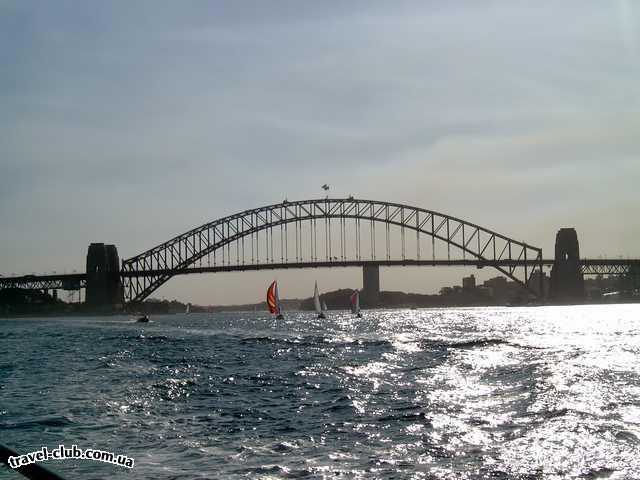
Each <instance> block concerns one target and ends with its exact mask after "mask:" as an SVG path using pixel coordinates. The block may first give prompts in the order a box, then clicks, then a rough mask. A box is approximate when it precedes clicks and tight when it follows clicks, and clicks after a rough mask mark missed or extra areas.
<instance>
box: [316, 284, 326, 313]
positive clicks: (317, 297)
mask: <svg viewBox="0 0 640 480" xmlns="http://www.w3.org/2000/svg"><path fill="white" fill-rule="evenodd" d="M313 306H314V307H315V309H316V313H317V314H318V318H327V317H326V316H325V314H324V313H323V311H322V307H321V306H320V294H319V293H318V282H316V288H315V289H314V291H313Z"/></svg>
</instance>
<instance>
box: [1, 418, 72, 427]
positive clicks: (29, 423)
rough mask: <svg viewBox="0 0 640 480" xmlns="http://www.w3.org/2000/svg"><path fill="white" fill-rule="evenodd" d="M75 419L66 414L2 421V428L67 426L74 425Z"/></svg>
mask: <svg viewBox="0 0 640 480" xmlns="http://www.w3.org/2000/svg"><path fill="white" fill-rule="evenodd" d="M73 423H74V422H73V421H71V419H69V418H67V417H65V416H54V417H43V418H34V419H32V420H26V421H24V422H7V423H0V430H12V429H17V430H20V429H24V428H32V427H67V426H69V425H73Z"/></svg>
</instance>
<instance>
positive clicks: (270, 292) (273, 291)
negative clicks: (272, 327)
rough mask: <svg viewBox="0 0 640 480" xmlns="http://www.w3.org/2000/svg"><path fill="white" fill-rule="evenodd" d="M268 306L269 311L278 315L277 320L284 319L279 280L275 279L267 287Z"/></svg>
mask: <svg viewBox="0 0 640 480" xmlns="http://www.w3.org/2000/svg"><path fill="white" fill-rule="evenodd" d="M267 307H268V308H269V312H270V313H273V314H274V315H275V316H276V319H277V320H282V319H284V315H282V308H281V307H280V297H279V296H278V282H276V281H275V280H274V281H273V283H272V284H271V285H269V288H268V289H267Z"/></svg>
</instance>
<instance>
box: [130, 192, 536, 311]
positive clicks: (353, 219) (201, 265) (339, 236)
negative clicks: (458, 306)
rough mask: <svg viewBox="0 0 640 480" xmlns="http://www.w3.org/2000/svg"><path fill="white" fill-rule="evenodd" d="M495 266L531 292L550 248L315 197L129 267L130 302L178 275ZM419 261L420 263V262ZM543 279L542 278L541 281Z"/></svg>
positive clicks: (394, 208)
mask: <svg viewBox="0 0 640 480" xmlns="http://www.w3.org/2000/svg"><path fill="white" fill-rule="evenodd" d="M412 262H413V263H414V264H422V265H424V264H433V265H435V264H440V265H455V264H456V262H459V263H460V264H473V265H478V266H492V267H494V268H496V269H497V270H499V271H500V272H502V273H503V274H504V275H506V276H507V277H509V278H510V279H512V280H514V281H516V282H518V283H519V284H521V285H522V286H523V287H525V288H528V289H530V290H532V291H533V292H535V291H537V288H538V286H537V285H536V286H534V285H533V283H532V281H533V278H534V273H535V272H536V271H539V272H542V265H543V263H542V262H543V260H542V250H541V249H540V248H537V247H533V246H531V245H527V244H526V243H524V242H521V241H517V240H514V239H512V238H509V237H507V236H505V235H502V234H500V233H497V232H494V231H492V230H489V229H487V228H484V227H481V226H479V225H475V224H473V223H470V222H467V221H464V220H461V219H458V218H455V217H452V216H449V215H445V214H442V213H438V212H434V211H431V210H426V209H422V208H417V207H412V206H409V205H402V204H397V203H389V202H381V201H375V200H362V199H354V198H351V197H350V198H346V199H328V198H327V199H315V200H303V201H295V202H288V201H284V202H282V203H279V204H275V205H268V206H265V207H260V208H256V209H251V210H245V211H243V212H240V213H237V214H234V215H229V216H227V217H223V218H220V219H218V220H215V221H213V222H210V223H206V224H204V225H201V226H199V227H197V228H194V229H192V230H189V231H188V232H185V233H183V234H181V235H178V236H176V237H174V238H172V239H171V240H168V241H167V242H164V243H162V244H160V245H157V246H156V247H154V248H152V249H150V250H147V251H146V252H143V253H141V254H140V255H136V256H135V257H132V258H129V259H126V260H124V261H123V262H122V271H121V275H122V278H123V281H124V292H125V301H127V302H137V301H142V300H144V299H145V298H147V297H148V296H149V295H150V294H151V293H153V292H154V291H155V290H156V289H157V288H159V287H160V286H161V285H162V284H164V283H165V282H166V281H167V280H169V279H170V278H171V277H172V276H174V275H179V274H184V273H192V272H193V271H194V270H197V269H201V270H203V269H207V270H208V271H225V270H226V271H231V270H257V269H262V268H271V269H275V268H302V267H325V266H336V267H337V266H355V265H364V264H366V263H376V264H380V265H385V264H389V265H390V264H402V265H408V264H411V263H412ZM416 262H417V263H416ZM540 277H541V275H540Z"/></svg>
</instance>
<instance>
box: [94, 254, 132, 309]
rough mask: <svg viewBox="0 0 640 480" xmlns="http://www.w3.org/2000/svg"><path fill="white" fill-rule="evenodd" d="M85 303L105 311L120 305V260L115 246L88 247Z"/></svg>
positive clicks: (121, 298) (121, 290)
mask: <svg viewBox="0 0 640 480" xmlns="http://www.w3.org/2000/svg"><path fill="white" fill-rule="evenodd" d="M85 302H86V303H87V305H89V306H91V307H94V308H99V309H105V310H114V309H117V308H118V307H119V306H121V305H122V303H123V289H122V282H121V280H120V260H119V258H118V249H117V248H116V247H115V245H105V244H104V243H92V244H91V245H89V249H88V251H87V289H86V293H85Z"/></svg>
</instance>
